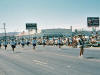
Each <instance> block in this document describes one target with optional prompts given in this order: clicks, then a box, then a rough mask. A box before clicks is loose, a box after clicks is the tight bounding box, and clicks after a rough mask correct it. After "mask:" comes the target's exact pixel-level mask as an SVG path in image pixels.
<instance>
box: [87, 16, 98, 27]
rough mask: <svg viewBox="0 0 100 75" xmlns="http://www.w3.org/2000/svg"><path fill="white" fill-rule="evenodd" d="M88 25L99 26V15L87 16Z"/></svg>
mask: <svg viewBox="0 0 100 75" xmlns="http://www.w3.org/2000/svg"><path fill="white" fill-rule="evenodd" d="M87 25H88V27H98V26H99V17H87Z"/></svg>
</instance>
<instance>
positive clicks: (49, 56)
mask: <svg viewBox="0 0 100 75" xmlns="http://www.w3.org/2000/svg"><path fill="white" fill-rule="evenodd" d="M84 50H85V51H84V57H83V58H81V57H79V48H71V47H67V46H63V47H62V48H58V47H57V46H45V47H43V46H37V47H36V49H35V50H33V49H32V46H29V47H28V46H25V47H24V48H21V47H20V46H17V47H16V49H15V52H14V53H13V51H12V49H11V47H10V46H9V47H8V48H7V50H4V48H1V49H0V75H100V48H85V49H84Z"/></svg>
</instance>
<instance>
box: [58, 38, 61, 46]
mask: <svg viewBox="0 0 100 75" xmlns="http://www.w3.org/2000/svg"><path fill="white" fill-rule="evenodd" d="M58 45H59V48H61V39H60V37H59V38H58Z"/></svg>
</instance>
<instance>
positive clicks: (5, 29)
mask: <svg viewBox="0 0 100 75" xmlns="http://www.w3.org/2000/svg"><path fill="white" fill-rule="evenodd" d="M3 25H4V33H5V42H6V28H5V26H6V23H3Z"/></svg>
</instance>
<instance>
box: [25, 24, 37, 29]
mask: <svg viewBox="0 0 100 75" xmlns="http://www.w3.org/2000/svg"><path fill="white" fill-rule="evenodd" d="M26 29H27V30H31V29H35V30H37V23H26Z"/></svg>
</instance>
